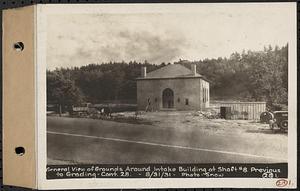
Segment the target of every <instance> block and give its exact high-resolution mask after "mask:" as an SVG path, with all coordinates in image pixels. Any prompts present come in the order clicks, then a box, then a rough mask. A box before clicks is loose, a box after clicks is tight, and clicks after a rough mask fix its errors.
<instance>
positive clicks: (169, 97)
mask: <svg viewBox="0 0 300 191" xmlns="http://www.w3.org/2000/svg"><path fill="white" fill-rule="evenodd" d="M162 101H163V108H173V107H174V92H173V90H171V89H170V88H166V89H164V91H163V92H162Z"/></svg>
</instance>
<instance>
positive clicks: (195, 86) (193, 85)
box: [137, 64, 209, 111]
mask: <svg viewBox="0 0 300 191" xmlns="http://www.w3.org/2000/svg"><path fill="white" fill-rule="evenodd" d="M137 106H138V110H148V111H159V110H202V109H204V108H207V107H209V82H208V81H207V80H206V79H205V78H204V77H203V76H202V75H200V74H198V73H197V72H196V65H192V69H188V68H186V67H185V66H182V65H181V64H170V65H167V66H165V67H162V68H160V69H158V70H155V71H152V72H149V73H147V70H146V68H145V67H143V68H142V75H141V77H140V78H137Z"/></svg>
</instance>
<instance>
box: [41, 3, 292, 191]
mask: <svg viewBox="0 0 300 191" xmlns="http://www.w3.org/2000/svg"><path fill="white" fill-rule="evenodd" d="M228 4H230V6H237V5H238V4H241V3H199V4H195V3H193V4H186V3H180V4H170V3H168V4H93V5H92V4H80V5H79V4H56V5H54V4H51V5H50V4H48V5H37V6H36V41H37V42H36V66H37V68H36V91H37V97H36V98H37V104H36V120H37V121H36V122H37V123H36V124H37V127H36V132H37V133H36V140H37V151H38V153H37V185H38V189H48V190H49V189H51V190H52V189H105V188H111V189H126V188H135V189H137V188H279V187H276V181H277V180H278V179H263V178H163V179H149V178H97V179H63V180H60V179H55V180H47V179H46V165H47V146H46V144H47V143H46V140H47V136H46V65H47V64H46V55H47V54H46V51H47V50H46V43H47V16H48V15H51V14H55V15H57V14H79V13H81V14H93V13H99V12H102V13H103V12H105V13H116V12H117V13H124V14H126V13H128V11H130V12H131V13H132V12H135V13H145V12H148V13H150V12H172V11H175V12H180V10H182V9H183V8H189V9H191V10H195V7H197V6H228ZM242 4H243V6H245V5H251V6H253V4H257V6H262V5H267V6H272V5H274V6H276V5H277V6H288V7H289V8H290V9H291V15H290V17H291V18H290V23H287V26H282V27H289V28H290V39H289V51H288V52H289V69H288V71H289V75H288V78H289V95H288V100H289V103H288V110H289V119H288V122H289V126H290V127H291V126H292V127H294V128H289V129H288V180H291V184H290V185H287V187H284V188H296V186H297V185H296V184H297V61H296V58H297V57H296V55H297V48H296V42H297V38H296V31H297V28H296V26H297V20H296V18H297V10H296V9H297V4H296V2H289V3H242Z"/></svg>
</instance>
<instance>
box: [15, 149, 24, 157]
mask: <svg viewBox="0 0 300 191" xmlns="http://www.w3.org/2000/svg"><path fill="white" fill-rule="evenodd" d="M15 153H16V154H17V155H19V156H23V155H24V154H25V148H24V147H16V148H15Z"/></svg>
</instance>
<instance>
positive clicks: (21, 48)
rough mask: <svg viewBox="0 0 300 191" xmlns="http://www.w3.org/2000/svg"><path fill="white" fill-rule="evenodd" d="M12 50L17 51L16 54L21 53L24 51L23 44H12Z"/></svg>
mask: <svg viewBox="0 0 300 191" xmlns="http://www.w3.org/2000/svg"><path fill="white" fill-rule="evenodd" d="M14 49H15V50H16V51H17V52H21V51H23V50H24V43H23V42H17V43H15V44H14Z"/></svg>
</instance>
